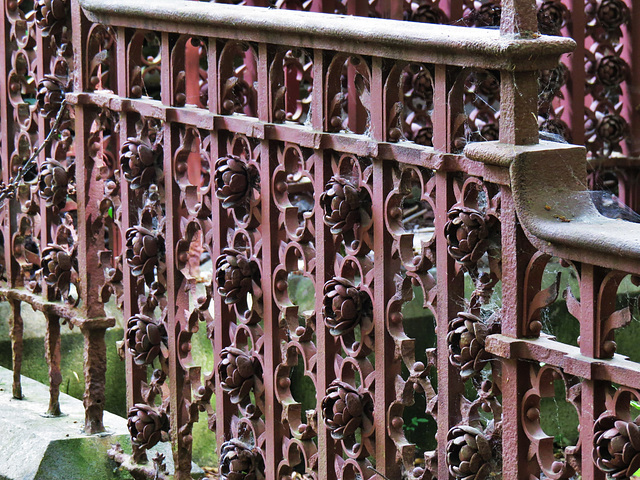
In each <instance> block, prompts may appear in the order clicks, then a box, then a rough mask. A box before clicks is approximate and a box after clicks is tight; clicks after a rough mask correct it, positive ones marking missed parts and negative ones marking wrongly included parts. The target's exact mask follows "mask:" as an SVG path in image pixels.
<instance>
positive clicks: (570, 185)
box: [0, 0, 640, 480]
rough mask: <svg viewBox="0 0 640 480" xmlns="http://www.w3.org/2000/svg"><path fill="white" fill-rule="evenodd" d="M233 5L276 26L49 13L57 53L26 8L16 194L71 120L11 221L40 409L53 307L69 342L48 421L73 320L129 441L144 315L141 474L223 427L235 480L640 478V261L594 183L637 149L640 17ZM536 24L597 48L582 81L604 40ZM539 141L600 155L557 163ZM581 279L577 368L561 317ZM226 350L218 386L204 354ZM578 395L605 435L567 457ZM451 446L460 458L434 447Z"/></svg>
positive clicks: (585, 416) (442, 7)
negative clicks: (556, 315) (548, 320)
mask: <svg viewBox="0 0 640 480" xmlns="http://www.w3.org/2000/svg"><path fill="white" fill-rule="evenodd" d="M220 3H246V4H247V5H249V4H250V5H253V6H258V7H266V6H272V7H277V9H274V8H263V9H258V8H251V7H250V6H247V7H240V6H237V5H233V6H232V5H219V4H218V5H214V4H210V3H202V2H187V1H182V2H168V1H160V0H158V1H156V2H140V1H131V0H126V1H125V0H77V1H76V0H40V1H38V2H36V4H35V6H34V8H35V18H36V19H37V22H38V23H39V26H40V28H39V29H36V28H34V20H33V15H32V14H31V13H30V12H29V11H27V6H26V2H20V1H17V0H6V1H4V2H3V7H4V20H3V22H2V23H1V24H0V35H2V38H3V39H4V42H5V43H4V45H5V47H4V48H5V50H4V51H5V57H4V58H5V60H3V61H2V62H0V76H1V77H2V78H4V79H7V81H6V82H0V108H1V112H2V113H1V115H0V119H2V122H1V124H0V128H1V129H2V135H1V137H0V138H1V145H0V154H1V157H2V172H3V180H4V182H5V183H8V182H9V181H10V179H11V178H12V172H15V171H16V170H17V168H18V167H19V166H20V165H21V164H22V163H23V162H24V161H25V159H26V158H27V157H28V156H29V154H30V152H31V151H33V150H34V144H35V143H38V142H40V141H42V139H43V138H44V135H43V134H44V133H45V132H47V131H48V129H49V128H51V126H52V125H53V119H54V117H55V115H56V113H57V111H58V109H59V108H60V103H61V101H62V97H64V98H65V99H66V102H68V103H69V104H70V105H71V107H70V110H69V113H68V114H67V115H66V116H65V117H64V119H65V120H64V123H63V126H62V128H61V131H60V134H59V135H57V136H56V138H55V140H54V141H53V142H52V144H51V145H50V146H48V147H47V148H46V149H45V150H44V151H43V153H42V155H41V158H40V159H39V178H38V181H37V182H35V183H28V184H27V185H25V186H24V187H23V188H21V189H19V190H18V193H17V195H16V196H15V198H13V199H11V200H10V201H8V202H7V208H4V209H2V222H3V224H2V225H3V230H2V234H3V237H2V238H3V241H4V249H5V255H4V260H5V271H6V276H7V281H6V282H7V285H6V287H3V288H2V289H1V290H0V296H2V298H3V299H6V300H8V301H10V302H11V304H12V306H13V309H14V317H13V320H12V322H13V323H12V331H11V335H12V344H13V346H14V371H15V372H16V381H15V382H14V395H15V396H17V397H19V396H20V395H21V393H20V385H19V371H20V362H21V342H22V328H23V327H22V320H21V316H20V313H19V306H20V303H21V302H27V303H29V304H31V305H32V306H34V308H36V309H39V310H41V311H43V312H44V313H45V315H46V316H47V322H48V334H47V338H46V344H47V358H48V361H49V362H50V377H51V406H50V411H49V413H51V414H57V413H59V410H58V406H57V395H58V393H57V392H58V387H59V384H60V369H59V364H60V346H59V345H60V333H59V329H60V322H61V321H63V322H68V323H69V324H70V325H77V326H79V327H80V328H81V329H82V330H83V332H84V334H85V338H86V344H85V346H86V349H85V363H86V366H85V382H86V384H87V393H86V395H85V407H86V411H87V420H86V427H85V428H86V430H87V432H89V433H93V432H97V431H100V430H101V428H102V427H101V413H102V404H103V403H104V369H105V363H104V331H105V329H106V328H108V327H109V326H111V325H113V323H114V322H113V319H106V318H104V309H103V304H104V303H106V302H108V301H110V300H115V302H116V303H117V305H118V306H120V307H121V308H122V312H123V316H124V321H125V324H126V325H127V330H126V332H125V342H124V343H125V345H124V350H125V361H126V371H127V401H128V406H129V408H130V410H129V428H130V431H131V434H132V441H133V445H134V452H133V460H134V461H136V462H145V461H146V460H147V459H146V453H145V452H146V450H147V449H148V448H149V447H151V446H153V445H155V444H156V443H157V442H158V441H160V440H163V439H170V440H171V442H172V445H173V454H174V460H175V465H176V474H175V478H178V479H186V478H190V471H191V452H192V448H193V445H192V444H193V435H192V428H193V425H194V424H195V423H196V422H198V421H206V422H208V427H209V429H210V430H212V435H215V438H216V439H217V443H218V453H219V455H220V474H221V476H222V477H224V478H225V479H229V480H244V479H247V480H255V479H262V478H266V479H270V480H271V479H276V478H278V479H279V478H293V477H294V476H297V475H304V476H307V477H311V478H320V479H323V480H325V479H334V478H362V479H369V478H372V477H376V476H377V477H380V478H388V479H396V478H400V477H406V478H410V479H416V480H417V479H420V480H429V479H434V478H439V479H446V478H457V479H474V480H475V479H477V480H481V479H484V478H490V477H491V476H500V475H501V476H502V478H506V479H531V478H540V479H541V478H554V479H555V478H572V477H573V476H574V475H575V474H579V475H582V478H585V479H586V478H589V479H601V478H604V476H605V473H607V474H609V475H611V476H614V475H615V478H628V477H629V476H630V475H631V474H632V473H633V472H634V471H635V468H636V467H637V466H638V465H637V463H638V462H640V453H639V452H640V433H638V432H639V431H638V425H637V423H636V419H635V418H633V415H632V410H631V404H632V402H633V401H640V393H639V390H638V389H640V367H638V364H636V363H634V362H632V361H630V360H628V359H625V358H624V357H621V356H620V355H617V354H616V353H615V351H616V342H615V333H616V330H618V329H620V328H622V327H624V326H625V325H626V324H628V323H629V321H630V319H631V312H630V310H629V309H628V308H626V309H619V307H618V306H617V305H616V298H617V293H618V291H619V289H620V287H621V285H622V284H623V283H625V285H626V284H628V283H629V279H630V280H631V282H634V283H638V275H640V260H639V258H640V257H639V256H638V254H639V253H640V246H639V245H638V240H637V239H638V238H640V235H639V234H638V227H637V226H635V225H631V224H629V223H626V222H623V221H620V220H612V219H607V218H605V217H603V216H601V215H600V214H599V213H598V210H597V207H598V205H594V204H593V202H592V200H591V196H590V194H589V193H588V192H587V191H586V186H585V185H586V178H587V177H586V161H587V154H588V155H589V156H590V157H589V158H591V159H592V160H591V161H592V163H591V165H592V168H595V167H593V165H596V164H597V166H598V169H596V170H594V171H595V172H596V173H594V174H593V175H592V177H591V178H592V179H593V178H605V177H606V175H607V174H606V173H603V172H604V170H601V169H600V170H599V168H600V167H602V168H612V166H613V165H617V166H615V168H618V167H619V165H620V164H619V163H618V164H615V163H614V160H612V159H611V158H610V157H611V155H610V154H611V153H612V152H614V151H616V152H617V151H618V150H619V151H621V152H622V153H623V154H625V155H626V156H627V160H626V162H627V166H628V167H630V169H629V170H628V171H631V167H632V160H630V159H631V158H633V155H636V154H637V152H636V151H635V150H634V149H635V147H634V143H633V142H634V138H635V137H633V136H632V135H627V132H634V131H635V129H637V128H638V125H640V123H639V122H638V119H637V112H635V111H634V110H633V109H632V108H631V106H632V105H633V102H634V101H635V100H634V99H635V97H634V95H637V92H635V90H634V89H633V88H631V86H632V85H634V84H633V81H634V79H635V78H636V73H637V72H636V70H637V68H640V62H635V63H634V62H633V61H632V54H633V51H634V50H632V49H631V48H627V49H626V50H624V49H623V50H621V49H620V48H619V45H621V44H623V43H624V44H625V47H626V45H631V46H632V47H633V46H634V45H635V44H634V42H635V43H637V38H636V37H634V36H633V35H632V33H633V32H632V31H631V29H630V28H628V26H629V25H630V23H629V22H630V19H632V18H635V17H637V15H638V12H639V11H640V8H634V7H635V5H633V4H632V5H626V4H624V3H622V2H620V1H616V0H602V1H599V2H598V3H588V5H587V7H588V8H586V9H585V13H584V16H583V13H582V8H581V7H580V8H577V7H576V4H574V5H571V7H572V10H569V9H567V8H566V7H564V6H563V5H562V4H561V3H560V2H558V1H555V0H553V1H546V2H538V4H537V5H536V4H535V2H533V1H532V0H509V1H507V0H505V3H504V4H502V5H498V4H496V3H494V2H467V1H462V0H460V1H455V0H451V1H444V0H441V1H440V2H438V1H434V2H429V1H425V2H418V1H412V2H396V1H394V0H378V1H362V2H355V1H339V0H332V1H329V0H324V1H318V0H313V1H277V2H275V3H274V5H271V3H273V2H267V1H264V2H220ZM633 3H635V2H633ZM268 4H269V5H268ZM278 9H280V10H278ZM287 9H289V10H295V11H287ZM536 9H537V10H536ZM298 10H304V11H302V12H301V11H298ZM578 10H580V11H578ZM320 12H326V13H331V14H335V13H338V14H349V15H356V16H351V17H345V16H343V15H333V16H329V15H323V14H320ZM570 14H571V20H572V22H569V15H570ZM357 15H359V16H361V17H362V16H364V17H385V18H390V19H396V20H400V19H406V20H411V21H410V22H406V23H399V22H398V21H394V20H383V19H380V18H359V17H357ZM419 22H426V23H419ZM448 22H449V23H453V24H454V26H451V25H430V24H429V23H436V24H439V23H442V24H444V23H448ZM607 22H608V23H607ZM461 25H466V26H472V25H473V26H498V25H499V26H500V29H499V30H498V29H485V28H478V29H471V28H462V27H461ZM570 28H571V29H572V30H570ZM538 29H540V30H541V32H542V33H545V34H553V35H557V34H558V33H567V34H568V33H571V34H572V35H574V37H576V39H577V40H578V47H577V48H578V49H577V50H576V52H577V53H574V54H573V57H571V58H572V60H571V62H570V66H569V67H568V68H566V69H565V68H563V67H559V66H558V59H559V58H561V56H562V55H563V54H566V53H567V52H569V51H570V50H571V49H572V48H574V47H575V44H574V42H573V41H572V40H570V39H569V38H563V37H561V36H546V35H545V36H541V35H540V34H539V33H538V32H537V30H538ZM627 38H629V39H630V40H629V42H630V43H628V44H627V43H625V42H626V39H627ZM639 38H640V37H639ZM629 50H631V52H630V51H629ZM587 52H589V53H587ZM585 55H586V57H587V60H588V62H591V63H588V65H587V67H588V68H587V69H586V71H585V69H584V68H583V66H584V65H583V63H582V59H583V58H584V57H585ZM562 58H565V57H562ZM605 59H606V60H605ZM563 61H565V62H566V61H567V60H566V59H565V60H563ZM74 62H75V63H74ZM603 63H604V65H603ZM625 65H626V66H625ZM541 70H542V73H540V71H541ZM567 72H569V73H567ZM583 72H585V73H583ZM614 77H615V79H616V81H614ZM36 78H38V79H42V80H41V82H40V84H39V85H40V86H39V87H38V89H36V88H35V84H36V82H35V79H36ZM539 78H540V79H541V80H540V81H539ZM567 78H569V80H567ZM594 78H595V80H594ZM567 82H569V83H567ZM607 82H609V83H607ZM567 85H570V86H571V88H569V87H568V86H567ZM36 93H37V101H38V110H39V114H38V113H37V112H36V106H34V105H33V104H34V101H35V99H36ZM586 97H588V98H590V99H592V100H594V101H595V102H597V105H595V106H593V109H592V110H588V113H587V126H585V125H584V121H583V111H584V99H585V98H586ZM596 97H597V98H596ZM620 103H621V106H620V105H619V104H620ZM636 103H637V102H636ZM589 112H591V113H589ZM621 119H622V120H621ZM498 122H499V124H498ZM563 122H564V123H563ZM36 123H37V126H36ZM623 124H624V125H628V126H624V125H623ZM560 127H562V128H560ZM565 127H566V128H565ZM540 128H542V129H543V130H547V131H551V132H553V133H558V134H563V135H566V136H568V133H567V132H569V131H570V133H571V139H572V140H573V141H574V142H576V143H584V144H585V145H586V146H587V149H586V150H585V149H584V148H582V147H576V146H573V145H567V144H561V143H552V142H549V141H543V142H540V143H538V136H539V129H540ZM616 129H619V130H620V131H619V132H618V133H616V132H617V130H616ZM481 140H489V141H484V142H481ZM605 157H607V158H606V159H605ZM616 161H617V160H616ZM598 175H599V176H600V177H598ZM629 175H632V174H629ZM35 177H36V175H33V178H32V180H33V181H35ZM606 178H609V177H606ZM629 178H631V177H629ZM624 185H625V187H624V188H625V191H626V192H632V187H631V186H629V185H631V184H624ZM630 195H631V193H630V194H629V196H627V197H623V198H624V199H627V200H628V199H630V198H632V196H630ZM559 258H560V259H561V260H558V259H559ZM550 268H555V269H556V270H558V271H559V272H562V273H559V274H558V276H557V277H554V278H555V279H554V281H552V282H551V283H549V282H548V281H547V279H546V276H545V271H548V270H549V269H550ZM207 269H210V271H211V273H212V278H211V280H210V283H209V281H208V279H207V282H205V283H206V287H205V288H203V283H202V280H203V278H202V277H203V276H204V274H205V273H206V272H207ZM561 277H564V278H570V279H571V281H570V282H569V285H570V286H569V287H568V288H567V290H566V291H565V294H564V296H565V299H566V305H567V309H568V311H569V313H570V315H571V316H573V317H574V318H576V319H577V321H578V322H579V325H580V338H579V340H578V341H577V342H576V345H571V344H568V343H561V342H559V341H557V340H556V339H555V338H553V337H551V336H550V335H549V334H548V332H547V331H546V330H545V329H546V326H545V324H544V322H543V312H544V311H545V309H547V308H548V307H549V306H550V305H552V304H553V303H554V302H555V301H556V299H557V297H558V296H559V294H560V283H561V281H560V279H561ZM625 288H628V285H627V287H625ZM304 291H306V292H307V294H306V295H307V296H306V297H305V296H304V295H302V294H301V293H300V292H304ZM496 292H501V295H500V294H498V293H496ZM308 297H310V298H308ZM416 303H417V304H419V306H420V307H421V309H420V312H421V313H420V314H419V315H418V316H417V317H411V316H409V312H410V311H411V309H410V306H411V305H414V304H416ZM199 329H205V330H206V334H207V336H208V337H209V339H210V340H211V352H212V353H213V357H214V365H215V366H214V369H213V371H212V372H204V371H202V369H201V367H200V366H198V365H195V364H194V361H193V359H192V357H191V352H190V351H191V348H192V342H191V339H192V336H193V335H194V334H196V333H197V332H198V330H199ZM430 331H431V332H430ZM429 333H431V334H432V335H431V336H430V335H429ZM429 342H431V343H429ZM150 367H151V368H150ZM148 372H152V373H151V374H148ZM555 385H560V386H561V387H562V388H563V389H564V391H565V396H566V401H567V403H568V404H570V405H571V408H574V409H575V411H576V413H577V415H578V418H579V424H580V431H579V435H578V434H576V438H578V440H577V442H576V443H575V444H574V445H569V446H564V448H562V449H558V448H556V449H555V450H554V438H553V437H552V436H550V435H547V434H546V433H545V432H544V430H543V427H542V426H541V425H542V423H541V418H542V417H543V408H542V405H544V402H545V399H547V398H549V397H554V398H555V390H554V388H555V387H554V386H555ZM310 397H314V398H313V399H310ZM416 405H419V406H420V407H419V408H420V409H421V410H420V411H418V410H417V408H418V407H416ZM416 419H418V420H420V421H418V422H414V420H416ZM412 422H413V424H412ZM637 422H638V423H640V420H637ZM423 424H426V425H427V428H431V430H428V431H429V432H431V434H432V436H433V439H430V440H433V441H432V442H430V443H429V442H428V445H425V444H423V443H420V444H415V443H412V441H413V439H414V438H415V437H414V436H413V432H412V429H413V430H414V431H415V425H418V426H420V425H423ZM113 456H114V458H116V459H118V461H121V462H122V461H124V460H126V455H124V453H123V452H122V451H121V450H118V449H114V451H113ZM156 462H158V460H156ZM155 470H157V469H155ZM137 471H138V472H140V474H144V475H149V476H153V475H157V478H162V476H163V475H164V474H163V473H158V472H157V471H154V469H153V468H151V467H149V466H142V467H140V468H139V469H138V470H137Z"/></svg>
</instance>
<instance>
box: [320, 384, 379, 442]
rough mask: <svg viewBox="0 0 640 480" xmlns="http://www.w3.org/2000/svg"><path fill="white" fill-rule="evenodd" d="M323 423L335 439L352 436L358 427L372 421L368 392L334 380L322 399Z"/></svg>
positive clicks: (367, 424) (364, 426) (371, 402)
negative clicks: (361, 392) (361, 391)
mask: <svg viewBox="0 0 640 480" xmlns="http://www.w3.org/2000/svg"><path fill="white" fill-rule="evenodd" d="M322 414H323V417H324V423H325V425H326V426H327V428H328V429H329V430H330V431H331V436H332V437H333V438H334V439H336V440H341V439H343V438H345V437H350V436H352V435H353V434H354V433H355V432H356V430H357V429H358V428H365V429H368V426H369V425H370V424H371V423H372V422H373V401H372V399H371V396H370V395H369V393H364V394H360V393H358V391H357V390H356V389H355V388H354V387H352V386H351V385H349V384H348V383H345V382H341V381H340V380H334V381H333V382H331V385H329V388H328V389H327V395H326V396H325V397H324V398H323V399H322Z"/></svg>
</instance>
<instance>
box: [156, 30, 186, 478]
mask: <svg viewBox="0 0 640 480" xmlns="http://www.w3.org/2000/svg"><path fill="white" fill-rule="evenodd" d="M160 58H161V59H162V61H161V78H160V88H161V100H162V103H163V104H164V105H171V101H172V93H171V46H170V42H169V34H168V33H166V32H162V41H161V56H160ZM163 141H164V148H163V153H164V166H163V169H164V171H165V177H164V180H165V211H166V216H165V218H166V224H165V239H166V245H168V246H169V248H167V249H166V252H165V255H166V260H165V261H166V263H165V264H166V276H167V320H166V321H167V326H168V329H167V337H168V346H169V379H170V383H169V392H170V401H171V415H170V417H171V418H170V420H171V443H172V446H173V459H174V463H175V478H176V480H190V479H191V443H190V438H189V437H190V436H189V435H188V434H187V433H186V432H185V431H183V427H184V426H185V425H186V424H187V423H188V412H187V408H186V402H190V401H191V395H190V389H189V388H188V385H187V384H186V382H187V380H186V376H185V371H184V369H183V368H182V365H181V363H180V351H179V349H180V347H181V346H180V343H179V335H180V332H182V330H183V325H182V319H183V316H184V315H183V311H182V309H181V308H179V306H184V305H185V297H186V292H185V291H184V289H183V288H180V286H181V284H182V282H183V277H182V274H181V273H180V271H179V270H178V269H177V267H176V264H175V259H174V250H173V247H174V246H175V245H176V243H177V242H178V240H179V239H180V238H181V235H180V217H181V215H180V189H179V187H178V185H177V184H176V182H175V180H174V177H173V153H174V152H175V151H176V150H177V148H178V129H177V127H176V126H175V125H173V124H171V123H169V122H166V123H165V124H164V136H163ZM186 302H187V303H186V304H187V305H188V299H186Z"/></svg>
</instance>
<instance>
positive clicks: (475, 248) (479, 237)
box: [444, 206, 491, 268]
mask: <svg viewBox="0 0 640 480" xmlns="http://www.w3.org/2000/svg"><path fill="white" fill-rule="evenodd" d="M448 217H449V220H448V221H447V223H446V225H445V227H444V232H445V235H446V237H447V244H448V251H449V255H451V257H453V258H454V259H455V260H456V261H457V262H458V263H460V264H462V265H464V266H465V267H467V268H470V267H473V266H474V265H475V264H476V263H477V262H478V260H480V258H481V257H482V255H484V254H485V252H486V251H487V249H488V248H489V228H490V226H491V225H490V223H491V222H490V220H489V218H487V217H486V216H485V215H484V214H483V213H482V212H479V211H478V210H475V209H473V208H468V207H463V206H458V207H453V208H451V210H449V213H448Z"/></svg>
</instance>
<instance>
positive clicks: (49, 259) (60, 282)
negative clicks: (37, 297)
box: [41, 244, 76, 297]
mask: <svg viewBox="0 0 640 480" xmlns="http://www.w3.org/2000/svg"><path fill="white" fill-rule="evenodd" d="M41 265H42V275H43V277H44V280H45V282H47V285H49V286H52V287H55V288H56V289H57V290H58V292H59V293H60V294H61V295H62V296H63V297H66V296H67V295H68V294H69V287H70V286H71V281H72V279H73V277H74V276H75V274H76V270H75V268H74V259H73V253H72V252H70V251H69V250H67V249H66V248H64V247H62V246H60V245H55V244H49V245H48V246H47V248H45V249H44V250H42V262H41Z"/></svg>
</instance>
